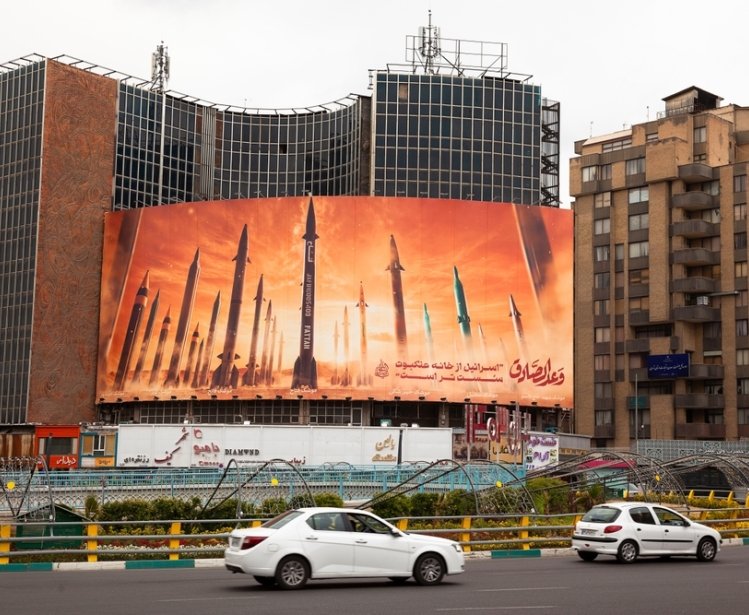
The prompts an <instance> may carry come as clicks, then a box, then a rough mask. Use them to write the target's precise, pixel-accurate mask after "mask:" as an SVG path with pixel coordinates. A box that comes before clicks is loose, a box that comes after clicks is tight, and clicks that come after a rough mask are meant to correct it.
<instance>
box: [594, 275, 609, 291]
mask: <svg viewBox="0 0 749 615" xmlns="http://www.w3.org/2000/svg"><path fill="white" fill-rule="evenodd" d="M610 287H611V274H610V273H596V274H595V276H594V277H593V288H610Z"/></svg>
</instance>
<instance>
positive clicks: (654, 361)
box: [648, 353, 689, 380]
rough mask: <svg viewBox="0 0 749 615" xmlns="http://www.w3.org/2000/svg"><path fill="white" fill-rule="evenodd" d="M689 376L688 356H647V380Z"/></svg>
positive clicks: (684, 354)
mask: <svg viewBox="0 0 749 615" xmlns="http://www.w3.org/2000/svg"><path fill="white" fill-rule="evenodd" d="M687 376H689V355H688V354H686V353H683V354H651V355H650V356H648V378H649V379H650V380H653V379H657V378H686V377H687Z"/></svg>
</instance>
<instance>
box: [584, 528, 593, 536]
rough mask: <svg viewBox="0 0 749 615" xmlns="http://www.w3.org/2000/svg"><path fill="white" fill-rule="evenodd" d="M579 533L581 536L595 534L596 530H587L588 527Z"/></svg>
mask: <svg viewBox="0 0 749 615" xmlns="http://www.w3.org/2000/svg"><path fill="white" fill-rule="evenodd" d="M580 533H581V534H582V535H583V536H593V534H595V533H596V531H595V530H588V529H585V530H582V531H581V532H580Z"/></svg>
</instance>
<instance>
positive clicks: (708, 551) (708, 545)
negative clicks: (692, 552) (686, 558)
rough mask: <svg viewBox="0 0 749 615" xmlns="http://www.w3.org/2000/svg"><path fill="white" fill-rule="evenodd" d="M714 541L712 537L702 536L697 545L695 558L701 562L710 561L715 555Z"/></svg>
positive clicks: (716, 551)
mask: <svg viewBox="0 0 749 615" xmlns="http://www.w3.org/2000/svg"><path fill="white" fill-rule="evenodd" d="M717 553H718V550H717V549H716V548H715V541H714V540H713V539H712V538H703V539H702V540H700V544H698V545H697V559H698V560H700V561H701V562H712V561H713V560H714V559H715V556H716V555H717Z"/></svg>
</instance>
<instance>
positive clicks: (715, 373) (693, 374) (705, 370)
mask: <svg viewBox="0 0 749 615" xmlns="http://www.w3.org/2000/svg"><path fill="white" fill-rule="evenodd" d="M722 378H723V366H722V365H705V364H702V363H692V364H690V366H689V379H690V380H720V379H722Z"/></svg>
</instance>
